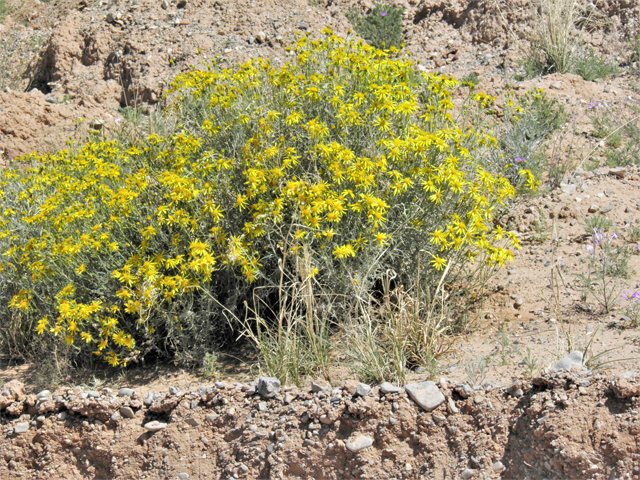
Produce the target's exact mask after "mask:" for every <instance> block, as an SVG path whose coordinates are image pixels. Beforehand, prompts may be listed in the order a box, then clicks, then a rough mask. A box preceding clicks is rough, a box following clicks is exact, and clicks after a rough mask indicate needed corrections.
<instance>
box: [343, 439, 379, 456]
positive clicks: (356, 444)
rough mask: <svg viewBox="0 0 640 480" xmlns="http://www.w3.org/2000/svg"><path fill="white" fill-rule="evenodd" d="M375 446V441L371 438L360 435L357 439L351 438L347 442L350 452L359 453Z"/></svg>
mask: <svg viewBox="0 0 640 480" xmlns="http://www.w3.org/2000/svg"><path fill="white" fill-rule="evenodd" d="M371 445H373V439H372V438H370V437H365V436H363V435H359V436H357V437H353V438H350V439H349V440H347V443H346V445H345V446H346V447H347V450H349V451H350V452H354V453H355V452H359V451H360V450H364V449H365V448H367V447H370V446H371Z"/></svg>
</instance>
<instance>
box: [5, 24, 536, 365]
mask: <svg viewBox="0 0 640 480" xmlns="http://www.w3.org/2000/svg"><path fill="white" fill-rule="evenodd" d="M293 53H294V56H293V60H292V61H291V63H288V64H286V65H284V66H281V67H278V66H274V65H273V64H272V63H271V62H270V61H268V60H263V59H254V60H250V61H248V62H247V63H244V64H242V65H239V66H237V67H235V68H222V67H221V66H219V65H218V64H216V63H215V62H214V63H213V64H212V65H211V66H210V68H209V69H208V70H206V71H191V72H188V73H186V74H184V75H181V76H179V77H178V78H177V79H176V81H175V82H174V84H173V87H172V91H171V95H172V98H173V104H172V108H171V110H170V113H171V115H174V116H177V118H178V119H179V123H180V124H181V127H178V128H177V129H176V131H175V133H173V134H172V135H171V136H169V137H162V136H160V135H157V134H151V135H148V136H147V137H146V138H141V139H139V140H137V141H136V143H135V144H133V145H126V144H119V143H117V142H94V143H89V144H87V145H85V146H84V147H82V148H80V149H78V150H77V151H73V150H66V151H61V152H58V153H55V154H51V155H43V156H42V155H35V154H34V155H32V156H30V157H27V158H26V159H24V160H23V162H27V163H29V164H30V165H29V168H21V167H20V168H19V167H14V168H8V169H5V170H3V171H2V172H0V181H1V185H2V194H1V196H2V216H1V219H2V220H1V223H0V227H1V230H0V250H1V251H2V253H3V257H2V258H3V263H2V264H0V292H1V293H0V315H1V317H0V318H2V322H3V323H5V324H6V323H7V322H14V323H16V324H17V325H18V326H19V328H20V330H21V331H22V332H24V335H25V338H24V345H23V347H24V348H28V345H29V335H30V334H32V332H34V331H35V332H37V334H41V335H46V336H54V337H57V338H59V339H62V340H63V341H64V343H65V344H66V345H68V346H69V347H70V348H71V351H72V353H73V355H75V358H77V359H79V360H87V359H88V358H95V357H94V356H93V354H95V355H97V356H98V357H101V358H105V359H107V360H108V361H109V363H111V364H112V365H118V364H126V363H127V362H130V361H132V360H137V359H140V358H144V357H145V356H148V355H158V356H162V357H165V358H172V359H175V360H178V361H184V362H190V361H193V362H199V361H201V359H202V358H204V355H205V354H206V353H207V352H210V351H212V350H215V349H217V348H218V346H220V345H221V344H224V342H230V341H233V340H235V338H236V336H235V335H236V333H237V332H238V330H241V329H242V327H243V323H242V322H243V321H244V319H249V318H257V319H262V320H264V322H263V323H260V322H258V324H259V325H264V328H267V329H269V328H271V326H272V325H274V322H275V323H276V324H277V322H278V321H280V322H281V323H280V326H281V328H284V329H285V330H286V328H287V325H286V324H285V325H283V324H282V322H283V321H284V320H282V319H281V318H282V317H279V316H278V315H279V312H280V311H281V310H283V309H285V308H286V309H290V310H297V311H300V312H301V313H300V315H301V316H304V317H307V318H309V323H308V324H307V328H310V327H309V325H310V324H313V321H314V318H312V317H310V315H318V316H323V318H328V319H330V321H331V322H333V324H335V323H338V322H339V321H340V319H341V318H343V316H344V315H345V314H348V313H352V312H353V311H354V302H355V299H357V298H359V299H362V298H367V295H368V294H369V292H371V290H372V287H373V285H374V283H375V281H376V279H378V278H380V275H381V272H387V271H394V272H397V283H398V284H399V285H405V286H409V287H411V286H415V285H416V283H417V284H418V285H419V289H420V291H423V292H426V294H427V296H428V295H429V294H433V293H434V291H435V290H436V289H437V286H438V285H439V286H441V287H442V285H443V283H442V273H443V271H444V272H448V276H447V285H449V286H451V285H456V286H459V288H458V290H455V289H454V290H455V291H456V292H463V291H464V286H465V285H471V284H476V283H477V282H476V280H477V278H479V275H480V273H479V272H486V271H490V270H491V269H493V268H494V267H495V266H499V265H502V264H503V263H505V262H506V261H509V260H510V259H511V258H512V252H511V251H510V249H509V248H508V245H509V244H511V245H514V246H517V239H516V237H515V235H514V234H512V233H509V232H505V231H503V230H502V228H500V227H499V226H494V224H493V212H494V209H495V208H496V207H498V206H499V205H503V204H505V202H507V201H509V199H510V198H512V197H513V196H514V195H515V189H514V187H513V185H512V184H511V183H510V182H509V180H508V179H507V178H505V177H504V176H502V175H501V173H500V172H498V171H490V170H489V168H490V167H489V164H490V163H491V152H492V151H494V150H495V149H496V148H498V147H497V141H496V140H495V138H493V137H491V136H490V135H489V134H488V133H487V132H488V130H487V128H486V127H487V126H486V124H484V123H477V124H476V123H474V122H475V121H477V120H478V119H482V118H484V117H483V116H482V115H481V113H482V111H483V109H484V107H485V106H486V104H487V102H488V99H487V97H486V96H485V95H484V94H481V93H479V94H475V95H473V97H472V98H470V99H469V102H467V103H466V106H465V108H464V109H463V110H461V111H459V112H454V110H453V103H452V100H451V98H452V94H453V91H454V89H456V88H457V87H458V84H457V82H456V81H455V80H454V79H452V78H450V77H446V76H436V75H432V74H425V73H419V72H417V70H416V69H415V68H414V65H413V64H412V62H411V61H410V60H408V59H405V58H393V57H391V56H390V55H391V53H393V52H391V53H385V52H383V51H381V50H377V49H375V48H373V47H370V46H367V45H364V44H363V43H361V42H360V43H346V42H345V41H344V40H342V39H340V38H338V37H336V36H334V35H333V34H332V33H331V32H330V31H328V30H327V31H324V37H322V39H321V40H311V39H309V38H308V37H304V38H301V39H300V40H299V41H298V43H297V44H296V46H295V48H294V51H293ZM491 168H493V167H491ZM519 174H520V175H521V176H523V177H524V178H525V179H526V181H527V183H528V185H529V186H530V187H531V188H533V187H534V184H535V179H534V178H533V175H532V173H531V172H530V171H529V170H527V169H522V170H521V171H520V172H519ZM419 256H420V257H422V258H424V261H423V263H422V265H423V267H422V268H421V269H419V268H417V266H416V263H418V264H419V262H416V258H418V257H419ZM472 264H474V265H475V267H472V266H471V265H472ZM291 285H294V286H295V285H300V288H299V289H298V290H297V291H299V292H301V293H299V294H295V295H291V296H290V297H288V299H287V298H285V299H284V300H283V293H282V292H283V291H296V290H292V289H290V288H289V287H290V286H291ZM448 288H450V287H448ZM287 289H288V290H287ZM430 292H431V293H430ZM283 302H284V305H283ZM279 319H280V320H279ZM245 325H246V324H245ZM254 327H255V325H254ZM234 332H235V333H234ZM252 332H255V330H253V331H252ZM5 341H9V340H8V339H5Z"/></svg>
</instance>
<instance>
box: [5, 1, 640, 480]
mask: <svg viewBox="0 0 640 480" xmlns="http://www.w3.org/2000/svg"><path fill="white" fill-rule="evenodd" d="M7 3H8V4H9V5H10V6H11V7H12V10H11V12H9V14H8V15H7V16H6V17H5V18H4V20H1V21H0V90H3V91H0V163H3V162H6V161H9V160H11V159H13V158H15V157H17V156H19V155H21V154H25V153H28V152H30V151H32V150H37V151H40V152H44V151H49V150H52V149H56V148H60V147H62V146H64V145H65V142H66V141H67V140H68V139H69V138H72V139H73V140H75V141H82V140H83V139H86V138H88V135H89V133H88V132H89V130H91V129H94V130H95V129H97V128H99V129H100V132H101V133H103V134H104V135H105V136H107V137H108V136H109V135H111V134H112V133H113V132H114V130H117V128H118V124H119V123H120V122H122V121H123V110H122V107H126V106H139V107H140V111H141V112H143V113H145V114H146V113H148V112H150V111H152V110H153V109H154V108H158V107H161V106H162V102H161V98H162V95H163V94H164V92H165V91H166V88H167V86H168V85H169V84H170V82H171V79H172V78H174V77H175V75H177V74H178V73H180V72H184V71H186V70H187V69H188V68H190V67H189V65H191V64H193V65H201V64H202V62H203V61H205V60H208V59H210V58H211V57H212V56H215V55H218V56H220V58H221V59H222V61H223V62H227V64H228V65H231V64H233V63H234V62H237V61H241V60H244V59H246V58H248V57H249V56H257V55H261V56H265V57H269V58H271V59H273V60H274V61H275V62H282V61H284V60H285V59H286V51H285V50H284V47H285V46H286V45H287V44H288V43H289V42H290V41H292V40H293V39H294V38H295V31H296V30H298V31H302V32H309V33H310V34H312V35H313V34H315V33H317V31H318V30H319V29H321V28H322V27H324V26H326V25H330V26H331V27H332V28H333V29H334V30H335V31H336V33H338V34H341V35H347V32H348V30H349V28H350V25H349V22H348V20H347V18H346V16H345V13H346V11H347V10H348V9H349V8H357V9H359V10H360V11H362V12H366V11H367V9H368V8H370V7H371V5H372V3H371V2H369V1H366V0H334V1H325V0H320V1H306V0H295V1H282V0H266V1H254V0H213V1H200V0H187V1H184V0H180V1H175V0H127V1H124V0H101V1H87V0H80V1H76V0H52V1H50V2H40V1H37V0H24V1H22V0H7ZM391 3H393V4H394V5H397V6H402V7H404V9H405V19H404V30H405V38H406V47H405V48H406V50H407V51H408V52H410V53H411V54H412V57H413V59H414V60H415V62H416V65H418V68H421V69H423V70H427V71H435V69H437V70H438V71H440V72H443V73H447V74H451V75H454V76H455V77H456V78H462V77H463V76H465V75H467V74H469V73H471V72H473V73H476V74H477V75H478V76H479V77H480V79H481V83H480V84H479V86H478V89H479V90H482V91H485V92H486V93H488V94H490V95H495V96H496V112H497V113H499V112H500V109H501V105H502V104H503V102H504V96H503V95H504V91H503V90H504V89H505V85H506V84H509V85H511V87H513V89H514V90H515V91H516V92H517V93H523V92H525V91H527V90H530V89H533V88H542V89H544V90H545V91H546V93H547V95H548V96H549V97H551V98H555V99H557V100H558V101H559V102H561V103H562V105H564V106H565V108H566V110H567V113H568V114H569V115H570V121H569V122H568V124H567V125H566V126H565V127H564V128H563V130H562V132H560V134H559V138H560V140H558V142H559V144H560V145H559V144H554V145H553V148H550V151H549V157H550V160H552V161H556V160H558V158H560V159H561V160H562V159H564V157H563V155H567V154H566V151H567V150H566V146H567V144H568V143H571V144H576V145H580V146H581V148H583V152H595V155H596V156H598V149H599V144H598V142H599V139H595V138H593V136H592V135H591V130H592V126H591V123H590V120H589V110H588V108H587V107H588V106H589V105H593V104H594V102H598V103H599V104H600V105H601V106H602V107H603V108H620V109H623V110H624V109H627V111H630V110H633V108H635V107H637V106H638V103H639V102H638V100H639V95H638V86H637V84H638V82H637V78H636V77H635V76H634V75H631V74H629V73H625V71H623V72H622V73H621V74H619V75H615V76H612V77H609V78H608V79H606V80H605V81H601V82H588V81H584V80H583V79H582V78H581V77H578V76H576V75H570V74H566V75H560V74H554V75H549V76H543V77H540V78H536V79H533V80H529V81H526V82H516V81H515V80H513V76H514V74H515V73H516V72H517V71H518V68H519V67H518V61H519V60H521V59H522V58H523V56H524V52H526V51H527V48H528V43H527V40H526V38H527V37H528V34H529V33H530V32H531V30H532V22H531V16H530V12H531V10H530V8H529V2H527V1H525V0H514V1H511V2H503V1H493V0H479V1H474V2H468V1H462V0H453V1H450V2H443V1H440V0H422V1H415V0H406V1H405V0H394V1H393V2H391ZM597 5H598V8H599V9H600V11H601V13H602V15H603V17H604V18H606V19H607V25H606V28H603V29H595V30H593V31H590V32H588V33H587V34H586V35H585V40H586V41H587V42H588V43H589V44H590V45H591V46H592V47H593V48H595V49H596V51H597V52H598V53H600V54H602V55H606V56H608V57H611V58H617V60H618V61H619V62H620V63H624V61H625V55H626V54H625V53H624V48H626V47H625V45H626V44H625V42H624V40H623V37H624V34H625V33H628V32H632V31H634V29H637V28H638V25H639V22H638V18H639V13H640V5H638V3H637V2H632V1H628V0H606V1H600V2H597ZM455 102H457V103H456V105H460V104H461V102H462V99H455ZM562 142H564V144H562ZM574 153H575V150H574ZM585 158H586V157H585ZM569 160H570V161H569V162H568V163H571V164H572V165H573V166H574V167H576V166H577V167H578V168H573V169H572V170H571V171H570V172H568V175H567V176H566V178H564V179H563V180H564V181H563V184H562V187H561V188H559V189H556V190H552V191H543V192H542V193H541V194H540V195H538V196H535V197H533V198H529V199H527V200H526V201H525V202H523V203H522V204H519V205H514V206H513V208H511V210H510V211H509V212H508V213H507V214H506V215H505V216H504V218H503V221H504V226H505V227H508V228H509V229H513V230H515V231H517V232H518V234H519V236H520V238H521V240H522V245H523V248H522V250H521V251H520V252H518V255H517V256H516V258H515V261H514V262H513V263H512V264H511V265H509V266H508V267H507V268H506V269H504V270H502V271H501V272H499V273H498V274H497V276H496V277H495V278H494V279H492V282H491V284H490V286H489V287H490V288H489V293H488V295H487V298H486V300H485V302H484V303H483V305H482V308H481V311H480V312H478V313H479V315H478V317H477V319H476V323H475V324H473V325H471V327H472V328H470V331H469V333H468V334H467V335H465V336H461V337H460V338H458V339H457V343H456V348H455V351H454V352H452V353H451V354H448V355H445V356H443V357H441V358H440V359H439V361H438V365H437V370H438V372H437V374H436V375H435V377H434V378H429V377H428V375H427V374H426V373H422V374H420V373H412V374H411V375H410V376H409V378H408V382H407V383H408V385H412V384H420V383H421V382H425V381H428V380H434V381H437V383H436V384H433V385H432V384H429V385H428V388H427V386H424V385H422V387H421V388H418V390H417V391H418V392H422V393H423V394H424V395H426V398H424V397H423V396H418V397H416V398H417V400H418V401H417V400H416V398H410V397H409V394H408V393H407V392H414V395H416V394H415V391H416V390H415V389H416V388H417V387H409V386H406V387H407V390H405V389H404V388H393V386H389V385H383V386H374V387H373V388H372V389H371V390H370V391H368V390H367V388H366V387H365V386H363V385H360V384H359V383H358V381H357V380H355V379H353V378H350V377H349V376H348V375H346V374H344V372H337V373H336V375H335V378H332V383H331V385H329V384H324V383H322V382H321V381H317V383H315V384H313V385H312V384H311V383H309V384H308V385H306V386H304V387H301V388H295V387H291V386H281V387H280V388H275V389H274V391H273V392H272V393H273V396H272V395H271V394H264V392H263V394H260V393H255V391H254V390H255V387H256V380H257V375H249V374H247V373H246V372H239V373H238V372H235V373H233V374H230V373H229V372H227V374H226V375H225V378H222V379H220V380H221V381H219V382H217V383H213V382H206V381H204V380H203V379H202V378H201V377H198V376H195V375H193V374H189V373H188V372H187V373H185V372H178V371H176V370H175V369H172V368H171V367H159V368H156V369H155V370H153V369H152V368H147V369H138V370H137V371H136V370H131V371H128V372H127V373H126V375H125V376H124V378H121V379H119V380H108V381H106V383H102V384H101V382H96V383H94V384H93V386H92V387H87V386H86V385H83V386H77V385H78V384H82V383H83V381H80V380H77V379H76V380H74V379H73V378H68V379H66V380H65V381H64V384H63V385H60V386H57V387H55V388H54V386H52V385H47V384H46V383H45V380H44V379H43V378H42V375H41V374H42V372H41V370H40V371H39V366H38V365H23V366H18V367H15V366H12V367H9V366H7V367H5V368H3V369H1V370H0V380H2V381H3V384H2V386H0V409H1V411H0V479H5V478H6V479H12V478H24V479H32V478H33V479H45V478H48V479H73V478H75V479H143V478H160V479H186V478H188V479H232V478H246V479H269V478H282V479H298V478H299V479H308V480H311V479H316V480H320V479H351V478H363V479H454V478H463V479H468V478H474V479H483V478H484V479H489V478H505V479H532V480H534V479H535V480H542V479H549V480H552V479H559V480H560V479H602V480H613V479H627V478H629V479H632V478H636V479H640V448H639V445H638V438H639V435H640V420H639V418H640V417H639V409H640V407H639V405H638V403H639V400H638V398H640V376H638V374H635V373H632V372H640V360H639V358H640V353H639V345H638V344H639V343H640V332H639V331H638V328H635V327H632V326H630V325H629V322H627V321H626V320H625V319H624V314H625V313H624V310H623V304H621V303H619V304H618V305H615V306H614V308H613V309H612V312H611V313H610V314H607V315H600V314H595V313H593V312H590V311H588V310H585V309H584V308H582V307H583V305H582V304H581V302H580V293H581V292H580V289H579V288H578V285H577V280H576V278H577V277H576V275H577V274H579V273H581V272H584V271H585V268H586V265H587V262H586V257H587V250H586V247H587V246H588V244H589V235H587V234H586V232H585V227H584V224H585V221H586V220H587V219H589V218H592V217H593V216H594V215H604V216H606V217H607V218H608V219H609V220H611V222H613V227H612V228H613V229H615V230H616V231H617V232H618V233H619V235H620V239H619V240H618V241H619V242H626V243H628V244H630V245H631V244H632V242H631V240H630V238H631V235H630V232H631V231H632V229H633V227H635V226H637V225H638V221H639V220H640V213H639V212H640V175H639V172H638V169H637V168H636V167H628V168H626V169H623V170H611V169H609V168H607V167H603V168H599V169H596V170H594V171H587V169H586V168H580V167H585V165H584V162H583V161H582V160H583V157H580V158H575V159H569ZM630 266H631V267H632V268H633V269H634V270H635V271H636V272H638V271H640V256H638V255H634V256H632V257H631V259H630ZM559 278H560V279H561V280H562V281H561V282H560V283H558V281H557V280H558V279H559ZM553 279H555V280H556V281H555V283H553V282H552V280H553ZM627 282H628V285H626V286H627V288H629V289H634V288H636V289H638V288H640V285H638V284H640V279H639V277H638V275H637V274H633V275H632V277H631V278H630V279H628V280H627ZM587 347H589V348H588V349H587ZM575 350H581V351H586V353H587V355H586V356H585V358H584V359H583V360H584V361H585V362H586V364H587V365H589V368H592V370H589V369H588V368H587V367H583V366H581V365H580V362H576V364H571V363H569V365H568V368H569V370H557V369H556V370H555V371H554V370H553V369H550V368H549V367H553V366H554V365H555V364H556V362H557V361H558V360H559V359H561V358H563V357H564V356H565V355H566V354H567V353H569V352H571V351H575ZM595 360H597V362H596V361H595ZM604 362H610V363H604ZM598 363H600V365H598ZM596 367H600V368H596ZM141 372H142V373H141ZM84 383H87V382H84ZM89 383H90V382H89ZM475 385H482V386H477V387H476V386H475ZM45 388H48V389H50V390H51V391H48V390H44V389H45ZM420 404H421V405H423V406H420ZM423 407H427V408H426V409H425V408H423Z"/></svg>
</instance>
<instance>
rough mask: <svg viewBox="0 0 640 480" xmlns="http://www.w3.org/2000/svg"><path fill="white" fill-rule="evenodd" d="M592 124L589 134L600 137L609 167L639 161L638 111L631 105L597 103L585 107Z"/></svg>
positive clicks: (639, 128)
mask: <svg viewBox="0 0 640 480" xmlns="http://www.w3.org/2000/svg"><path fill="white" fill-rule="evenodd" d="M587 108H589V109H590V117H591V121H592V124H593V131H592V135H593V136H594V137H596V138H601V139H603V141H604V143H605V145H606V149H605V150H604V157H605V161H606V163H607V165H609V166H610V167H623V166H627V165H633V164H640V143H638V141H637V139H638V138H640V122H639V121H638V119H639V118H640V112H639V111H638V108H637V107H635V106H634V105H624V106H619V107H617V108H615V109H614V108H610V107H608V106H606V105H604V104H600V103H598V102H594V103H591V104H589V105H588V106H587Z"/></svg>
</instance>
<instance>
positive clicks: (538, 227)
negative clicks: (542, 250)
mask: <svg viewBox="0 0 640 480" xmlns="http://www.w3.org/2000/svg"><path fill="white" fill-rule="evenodd" d="M547 221H548V218H547V215H546V214H545V213H544V210H543V209H542V208H540V207H538V218H537V219H535V220H534V221H533V222H532V223H531V226H532V227H533V231H532V232H531V235H530V237H529V238H531V240H532V241H534V242H538V243H542V242H544V241H545V240H546V239H547V238H549V235H550V231H551V227H550V226H549V225H547Z"/></svg>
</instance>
